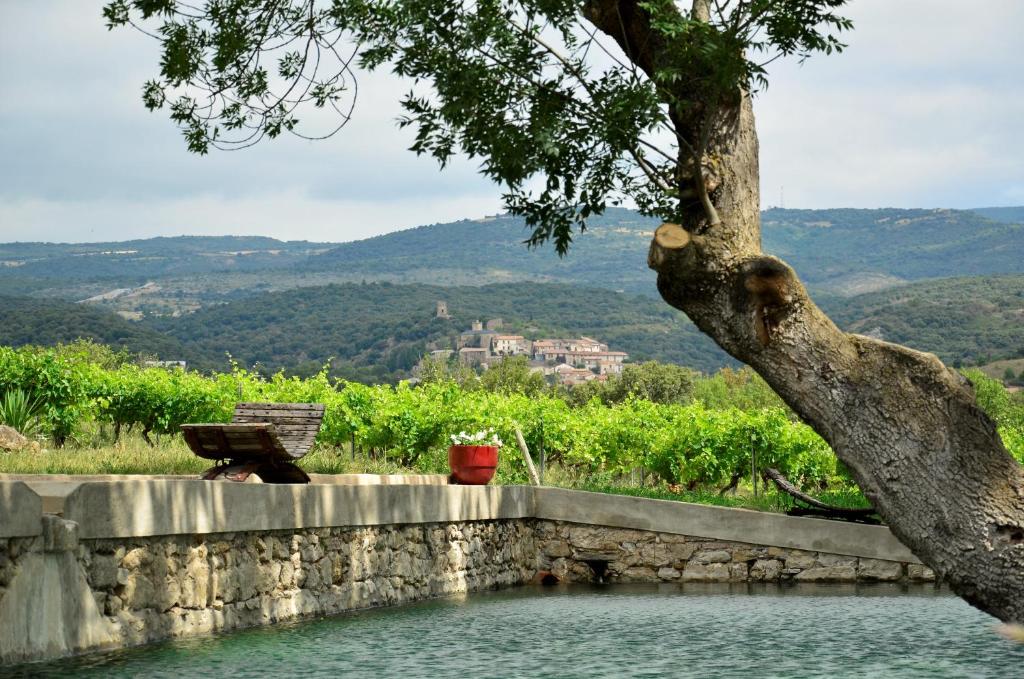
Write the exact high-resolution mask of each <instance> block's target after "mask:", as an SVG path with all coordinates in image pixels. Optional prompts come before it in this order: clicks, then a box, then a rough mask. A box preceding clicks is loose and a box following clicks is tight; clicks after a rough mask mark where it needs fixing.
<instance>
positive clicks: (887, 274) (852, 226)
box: [308, 208, 1024, 296]
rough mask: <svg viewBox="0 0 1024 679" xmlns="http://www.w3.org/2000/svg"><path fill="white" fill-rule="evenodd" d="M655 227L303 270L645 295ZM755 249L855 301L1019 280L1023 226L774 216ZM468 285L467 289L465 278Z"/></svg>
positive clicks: (454, 238) (621, 214)
mask: <svg viewBox="0 0 1024 679" xmlns="http://www.w3.org/2000/svg"><path fill="white" fill-rule="evenodd" d="M656 225H657V224H656V222H655V220H651V219H646V218H644V217H641V216H640V215H638V214H637V213H635V212H633V211H630V210H623V209H610V210H609V211H608V212H607V214H606V215H604V216H603V217H602V218H600V219H599V220H597V221H595V223H594V227H593V228H592V229H591V230H590V231H588V232H586V233H584V234H581V235H579V236H578V237H577V239H576V243H575V246H574V247H573V249H572V250H571V251H570V254H569V255H568V256H567V257H566V258H564V259H559V258H558V257H557V256H555V255H554V254H553V253H552V252H551V251H550V248H542V249H540V250H539V251H536V252H529V251H527V250H526V249H525V248H524V247H523V245H522V240H523V239H524V238H525V237H526V235H527V231H526V230H525V229H524V227H523V222H522V220H520V219H515V218H512V217H504V216H502V217H495V218H489V219H483V220H465V221H461V222H455V223H452V224H435V225H431V226H421V227H418V228H416V229H410V230H407V231H398V232H395V233H391V234H387V235H384V236H378V237H377V238H370V239H367V240H362V241H357V242H354V243H345V244H342V245H340V246H338V247H337V248H334V249H332V250H330V251H328V252H325V253H323V254H320V255H316V256H313V257H311V258H310V261H309V264H308V267H309V268H310V269H311V270H319V271H327V270H337V271H347V272H353V273H354V272H358V273H362V274H365V275H366V276H367V277H371V276H373V275H380V274H387V275H388V276H390V277H392V278H394V279H396V280H403V281H429V280H435V281H436V280H441V281H455V282H470V283H471V282H477V283H485V282H491V281H500V280H516V279H532V280H559V281H564V282H572V283H582V284H586V285H591V286H597V287H605V288H612V289H622V290H626V291H631V292H638V293H641V294H648V295H652V296H653V295H655V294H656V291H655V289H654V275H653V274H652V273H651V272H650V271H647V269H646V252H647V247H648V244H649V242H650V235H651V232H652V230H653V228H654V227H655V226H656ZM763 240H764V249H765V251H766V252H769V253H771V254H775V255H779V256H780V257H782V258H784V259H786V260H787V261H788V262H789V263H790V264H792V265H793V266H794V267H795V268H796V270H797V272H798V273H799V274H800V276H801V277H802V278H803V279H804V280H805V282H807V284H808V285H809V286H810V287H811V288H812V290H816V291H819V292H830V293H835V294H846V295H849V294H856V293H860V292H867V291H870V290H875V289H880V288H883V287H890V286H893V285H898V284H901V283H903V282H906V281H910V280H918V279H922V278H938V277H947V276H962V275H988V274H1001V273H1024V257H1021V253H1022V252H1024V225H1021V224H1007V223H1002V222H997V221H993V220H990V219H987V218H985V217H982V216H980V215H978V214H976V213H974V212H970V211H962V210H903V209H895V208H893V209H882V210H856V209H840V210H782V209H777V208H776V209H771V210H768V211H766V212H764V213H763ZM467 276H469V277H471V278H473V277H475V278H476V281H471V280H470V281H467V280H466V277H467Z"/></svg>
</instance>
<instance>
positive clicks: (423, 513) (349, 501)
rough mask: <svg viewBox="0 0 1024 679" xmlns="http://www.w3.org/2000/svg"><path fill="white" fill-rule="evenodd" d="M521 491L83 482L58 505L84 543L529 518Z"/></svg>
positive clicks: (529, 502) (526, 492) (529, 501)
mask: <svg viewBox="0 0 1024 679" xmlns="http://www.w3.org/2000/svg"><path fill="white" fill-rule="evenodd" d="M532 514H533V495H532V493H531V489H530V488H527V487H523V486H439V485H402V486H399V485H366V486H356V485H321V484H310V485H292V484H280V485H278V484H248V483H225V482H210V481H198V480H189V481H177V480H174V481H172V480H151V481H133V482H87V483H82V484H80V485H78V486H77V487H76V488H75V489H74V490H73V491H71V493H69V494H68V495H67V497H65V498H64V518H65V519H68V520H71V521H74V522H76V523H78V525H79V536H80V537H82V538H114V537H136V536H151V535H179V534H192V533H235V532H242V531H264V530H287V529H294V528H319V527H326V526H376V525H388V524H407V523H444V522H459V521H484V520H494V519H520V518H529V517H531V516H532Z"/></svg>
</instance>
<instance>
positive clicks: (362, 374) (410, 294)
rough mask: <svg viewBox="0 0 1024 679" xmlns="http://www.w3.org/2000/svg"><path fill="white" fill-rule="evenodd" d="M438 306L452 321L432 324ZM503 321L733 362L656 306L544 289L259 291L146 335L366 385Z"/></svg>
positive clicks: (638, 350) (219, 361)
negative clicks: (333, 366)
mask: <svg viewBox="0 0 1024 679" xmlns="http://www.w3.org/2000/svg"><path fill="white" fill-rule="evenodd" d="M438 300H444V301H446V302H447V303H448V308H449V310H450V313H451V315H452V319H451V320H445V319H439V318H435V317H434V311H435V304H436V302H437V301H438ZM490 318H502V319H503V321H504V322H505V329H504V331H505V332H519V333H522V334H525V335H526V336H528V337H531V338H534V337H538V336H542V335H548V336H550V335H556V336H564V335H569V336H579V335H587V336H591V337H594V338H597V339H599V340H601V341H602V342H606V343H608V344H609V345H611V346H612V347H614V348H615V349H617V350H622V351H626V352H629V354H630V355H631V357H632V358H633V359H635V360H645V359H657V360H659V361H667V362H675V363H680V364H684V365H689V366H693V367H695V368H699V369H704V370H714V369H716V368H718V367H720V366H722V365H728V364H732V363H733V361H732V360H731V359H730V358H729V357H727V356H726V355H725V354H724V353H723V352H722V351H721V350H720V349H718V348H717V347H716V346H715V344H714V343H713V342H712V341H711V340H710V339H709V338H707V337H706V336H704V335H702V334H701V333H700V332H698V331H697V329H696V328H695V327H693V325H692V324H691V323H690V322H689V321H688V320H686V318H685V317H684V316H683V315H682V314H681V313H679V312H677V311H675V310H674V309H672V308H670V307H668V306H667V305H666V304H664V303H663V302H660V301H657V300H654V299H651V298H647V297H639V296H634V295H624V294H620V293H616V292H612V291H610V290H601V289H587V288H581V287H575V286H567V285H559V284H543V283H522V284H500V285H488V286H482V287H478V286H463V287H454V288H442V287H439V286H431V285H394V284H390V283H367V284H344V285H328V286H323V287H315V288H303V289H301V290H289V291H285V292H275V293H266V294H262V295H258V296H255V297H252V298H250V299H247V300H241V301H238V302H230V303H227V304H224V305H220V306H216V307H210V308H207V309H203V310H201V311H198V312H196V313H194V314H189V315H185V316H182V317H179V318H164V319H153V320H151V321H147V322H145V325H146V327H149V328H152V329H154V330H157V331H159V332H161V333H166V334H167V335H169V336H171V337H173V338H175V339H176V340H178V341H180V342H181V343H182V344H183V345H185V346H186V347H188V355H189V357H190V358H189V360H190V361H192V363H193V365H195V366H197V367H210V368H214V367H219V368H223V367H225V366H226V360H225V355H226V353H230V354H231V355H232V357H234V358H235V359H237V360H240V361H241V362H242V363H243V364H246V365H252V364H254V363H259V364H261V365H262V366H263V367H264V368H267V369H270V370H274V369H277V368H281V367H285V368H289V369H293V370H294V369H298V370H299V371H300V372H309V371H311V370H315V369H316V368H319V366H320V365H322V364H323V363H324V362H325V361H326V360H327V359H329V358H332V357H333V358H335V359H337V362H338V363H337V365H338V370H337V372H338V374H342V375H346V376H353V377H356V378H359V379H365V380H387V379H396V378H399V377H404V376H408V374H409V373H408V371H409V369H410V368H411V367H412V366H413V365H414V364H415V363H416V362H417V361H418V360H419V358H420V357H421V356H422V355H423V354H424V353H425V352H426V351H427V350H428V349H432V348H451V339H452V338H453V337H454V336H455V335H457V334H458V333H459V332H462V331H463V330H466V329H468V328H469V326H470V323H471V322H472V321H474V320H478V319H479V320H487V319H490Z"/></svg>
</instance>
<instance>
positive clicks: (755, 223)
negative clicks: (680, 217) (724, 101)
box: [649, 98, 1024, 621]
mask: <svg viewBox="0 0 1024 679" xmlns="http://www.w3.org/2000/svg"><path fill="white" fill-rule="evenodd" d="M716 146H717V148H716V149H715V150H714V153H715V154H716V157H717V159H718V164H719V167H720V168H721V172H722V180H721V188H720V189H719V191H717V192H716V194H715V195H714V196H713V198H714V201H715V207H716V208H717V209H718V213H719V215H720V216H721V219H722V222H723V223H722V225H721V227H722V228H721V229H718V228H714V229H701V227H700V226H699V225H700V220H699V219H698V221H697V224H698V227H697V228H695V229H693V230H691V229H681V228H680V227H676V226H674V225H665V226H663V227H662V228H661V229H659V234H658V235H657V236H656V237H655V239H654V241H653V242H652V244H651V251H650V258H649V264H650V266H651V267H652V268H653V269H655V270H656V271H657V272H658V291H659V292H660V293H661V296H662V297H663V298H664V299H665V301H667V302H668V303H669V304H671V305H672V306H674V307H676V308H678V309H681V310H682V311H684V312H686V314H687V315H688V316H689V317H690V318H691V319H692V320H693V322H694V323H696V324H697V326H698V327H699V328H700V329H701V330H702V331H704V332H705V333H707V334H708V335H710V336H711V337H712V338H713V339H714V340H715V341H716V342H717V343H718V344H719V345H720V346H721V347H722V348H723V349H725V350H726V351H727V352H729V354H731V355H732V356H734V357H736V358H737V359H739V360H741V361H743V362H745V363H747V364H749V365H750V366H752V367H753V368H754V369H755V370H756V371H757V372H758V373H759V374H760V375H761V376H762V377H764V379H765V380H766V381H767V382H768V384H770V385H771V386H772V388H774V389H775V391H777V392H778V393H779V395H780V396H782V398H783V399H784V400H785V401H786V403H788V404H789V405H790V407H792V408H793V410H794V411H795V412H796V413H797V414H799V415H800V417H802V418H803V419H804V420H805V421H806V422H807V423H808V424H810V425H811V426H812V427H813V428H814V429H815V431H817V432H818V433H819V434H821V436H822V437H823V438H824V439H825V440H826V441H828V442H829V444H831V446H832V447H833V449H834V450H835V451H836V454H837V455H838V456H839V459H841V460H842V461H843V462H844V463H846V464H847V466H849V468H850V470H851V471H852V473H853V476H854V478H855V479H856V481H857V483H858V484H859V485H860V487H861V488H862V489H863V490H864V493H865V495H866V496H867V497H868V499H869V500H870V501H871V503H872V505H873V506H874V507H875V508H877V509H878V512H879V514H881V516H882V517H883V518H885V520H886V522H887V523H888V524H889V527H890V528H891V529H892V531H893V533H894V534H895V535H896V536H897V537H898V538H899V539H900V540H901V541H903V543H904V544H906V545H907V546H908V547H909V548H910V549H911V550H912V551H913V552H914V554H916V555H917V556H918V557H919V558H920V559H921V560H922V561H923V562H925V563H926V564H928V565H929V566H930V567H931V568H932V569H933V570H935V572H936V574H937V575H938V576H939V577H940V578H942V579H943V580H945V581H946V582H948V583H949V584H950V586H951V587H952V588H953V590H954V591H955V592H956V593H957V594H959V595H960V596H962V597H963V598H964V599H966V600H967V601H968V602H970V603H971V604H974V605H975V606H977V607H978V608H981V609H982V610H984V611H987V612H989V613H991V614H992V615H995V616H996V617H998V618H1000V619H1002V620H1005V621H1010V620H1014V621H1024V468H1022V467H1021V466H1020V465H1019V464H1017V462H1016V461H1015V460H1014V459H1013V458H1012V457H1010V455H1009V453H1007V451H1006V449H1005V448H1004V446H1003V444H1002V441H1001V440H1000V439H999V436H998V434H997V433H996V427H995V424H994V423H993V422H992V420H991V419H989V418H988V416H987V415H985V413H983V412H982V411H981V410H980V409H979V408H978V407H977V405H976V404H975V397H974V390H973V388H972V387H971V385H970V383H969V382H968V381H967V380H966V379H964V378H963V377H962V376H961V375H959V374H958V373H956V372H954V371H953V370H950V369H948V368H946V367H945V366H944V365H943V364H942V363H941V362H940V361H939V360H938V358H936V357H935V356H934V355H932V354H926V353H921V352H918V351H914V350H911V349H907V348H905V347H901V346H898V345H894V344H889V343H886V342H881V341H878V340H875V339H871V338H868V337H863V336H860V335H852V334H848V333H844V332H842V331H841V330H839V329H838V328H837V327H836V326H835V324H833V323H832V321H831V320H830V319H829V318H828V317H827V316H825V314H824V313H823V312H822V311H821V310H820V309H818V307H817V306H815V305H814V303H813V302H812V301H811V300H810V298H809V297H808V296H807V293H806V291H805V290H804V287H803V285H802V284H801V283H800V281H799V280H798V279H797V277H796V274H795V273H794V272H793V271H792V269H790V268H789V267H788V266H787V265H786V264H784V263H783V262H782V261H780V260H778V259H776V258H774V257H768V256H764V255H763V254H762V253H761V252H760V244H759V242H760V223H759V219H760V217H759V214H758V209H757V208H758V205H759V203H758V197H757V190H756V187H757V183H758V170H757V152H756V137H755V134H754V120H753V115H752V113H751V107H750V102H749V99H747V98H745V99H744V103H743V105H742V106H741V109H740V111H739V112H738V124H737V125H736V126H735V129H734V130H733V131H731V132H730V133H728V134H727V135H725V136H724V137H722V138H720V139H719V140H718V141H717V144H716ZM697 231H703V233H697ZM681 232H682V233H681ZM684 234H685V235H684ZM684 241H685V242H684Z"/></svg>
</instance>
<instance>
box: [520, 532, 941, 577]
mask: <svg viewBox="0 0 1024 679" xmlns="http://www.w3.org/2000/svg"><path fill="white" fill-rule="evenodd" d="M534 531H535V535H536V538H535V539H536V545H537V552H538V562H537V567H538V568H539V569H540V571H542V572H543V573H544V574H545V575H548V574H549V575H550V576H553V577H554V578H555V579H557V580H559V581H563V582H595V581H602V582H688V581H689V582H783V581H788V580H793V581H796V582H899V581H907V582H934V581H935V574H934V573H933V572H932V571H931V569H930V568H928V567H926V566H923V565H921V564H919V563H906V562H901V561H888V560H884V559H871V558H866V557H856V556H844V555H840V554H828V553H825V552H810V551H806V550H801V549H792V548H786V547H768V546H759V545H751V544H746V543H742V542H723V541H720V540H709V539H707V538H700V537H693V536H688V535H678V534H675V533H657V532H654V531H646V530H635V529H626V528H608V527H603V526H592V525H586V524H579V523H566V522H561V521H537V522H536V524H535V526H534ZM542 577H543V576H542Z"/></svg>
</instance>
